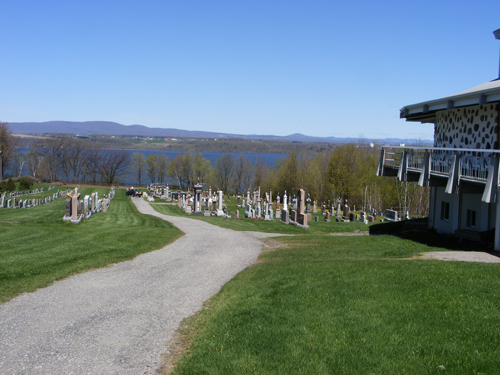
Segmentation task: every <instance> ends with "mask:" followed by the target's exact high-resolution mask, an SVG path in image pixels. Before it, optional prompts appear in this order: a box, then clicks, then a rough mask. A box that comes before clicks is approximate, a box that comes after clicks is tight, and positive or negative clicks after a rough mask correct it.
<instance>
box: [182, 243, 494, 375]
mask: <svg viewBox="0 0 500 375" xmlns="http://www.w3.org/2000/svg"><path fill="white" fill-rule="evenodd" d="M267 241H268V244H269V245H271V246H275V248H267V251H265V252H263V253H262V255H261V256H260V262H259V263H258V264H256V265H254V266H252V267H250V268H247V269H246V270H245V271H243V272H241V273H240V274H238V275H237V276H236V277H235V278H234V279H233V280H231V281H230V282H229V283H227V284H226V285H225V286H224V287H223V288H222V289H221V291H220V292H219V293H218V294H217V295H216V296H214V297H213V298H212V299H210V300H209V301H208V302H207V304H206V306H205V309H203V310H202V311H201V312H199V313H198V314H196V315H195V316H194V317H191V318H190V319H188V320H187V321H185V322H183V323H182V324H181V327H183V328H182V329H181V331H180V332H181V335H182V339H183V340H184V341H187V342H189V343H190V346H189V349H188V350H187V351H186V352H185V354H184V356H183V357H181V358H180V360H179V361H178V365H177V367H176V369H175V371H174V373H175V374H245V373H255V374H436V373H452V374H498V373H500V330H499V329H498V326H499V323H500V309H499V308H498V307H499V306H500V285H499V284H500V278H499V275H500V269H499V265H498V264H481V263H466V262H444V261H437V260H423V259H419V258H418V254H420V253H422V252H426V251H439V250H440V249H439V248H429V247H428V246H426V245H422V244H419V243H416V242H412V241H410V240H405V239H401V238H398V237H394V236H357V237H332V236H320V235H318V236H315V237H314V238H311V236H294V237H286V238H280V239H269V240H267ZM264 250H266V249H264ZM439 366H444V368H445V369H446V370H443V369H442V368H440V367H439Z"/></svg>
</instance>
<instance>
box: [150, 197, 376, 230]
mask: <svg viewBox="0 0 500 375" xmlns="http://www.w3.org/2000/svg"><path fill="white" fill-rule="evenodd" d="M155 202H156V203H161V202H165V201H164V200H159V199H158V200H155ZM224 204H225V205H227V207H229V209H230V210H231V219H224V218H222V217H216V216H210V217H204V216H193V215H189V214H186V213H184V211H183V210H181V209H179V208H178V207H177V205H173V206H172V205H170V204H166V205H165V204H157V205H152V206H153V207H154V209H155V210H156V211H158V212H160V213H162V214H165V215H173V216H185V217H191V218H195V219H198V220H203V221H206V222H208V223H210V224H214V225H218V226H220V227H222V228H228V229H233V230H240V231H256V232H266V233H283V234H309V235H314V234H327V233H344V232H354V231H368V228H369V225H366V224H364V223H362V222H360V221H355V222H352V223H337V222H335V218H332V219H331V221H330V222H329V223H328V222H325V221H324V216H323V215H322V214H321V213H319V214H318V213H316V214H313V218H312V220H310V221H309V222H308V223H307V224H308V225H309V229H302V228H300V227H297V226H294V225H289V224H283V223H282V222H281V220H280V219H274V220H272V221H265V220H256V219H246V218H245V209H244V208H238V207H236V199H235V198H233V197H231V202H224ZM236 210H239V211H240V217H239V218H238V219H236V214H235V212H236ZM314 216H318V218H319V221H318V222H315V221H314Z"/></svg>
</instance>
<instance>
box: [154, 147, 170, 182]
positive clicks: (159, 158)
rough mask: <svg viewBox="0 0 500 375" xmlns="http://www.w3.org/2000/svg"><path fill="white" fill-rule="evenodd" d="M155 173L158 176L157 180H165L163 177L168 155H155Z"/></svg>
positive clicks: (166, 171)
mask: <svg viewBox="0 0 500 375" xmlns="http://www.w3.org/2000/svg"><path fill="white" fill-rule="evenodd" d="M155 164H156V174H157V176H158V181H159V182H161V183H162V184H163V183H164V182H165V178H166V177H167V173H168V157H167V155H165V154H161V153H160V154H158V155H156V163H155Z"/></svg>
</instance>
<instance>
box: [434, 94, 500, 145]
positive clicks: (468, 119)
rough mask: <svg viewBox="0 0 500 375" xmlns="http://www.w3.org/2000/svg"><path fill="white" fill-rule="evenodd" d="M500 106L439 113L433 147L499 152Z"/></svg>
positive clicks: (488, 105) (482, 106) (477, 106)
mask: <svg viewBox="0 0 500 375" xmlns="http://www.w3.org/2000/svg"><path fill="white" fill-rule="evenodd" d="M498 109H499V103H493V104H483V105H475V106H471V107H463V108H454V109H449V110H444V111H438V112H437V113H436V124H435V125H434V147H453V148H478V149H498V136H497V134H498Z"/></svg>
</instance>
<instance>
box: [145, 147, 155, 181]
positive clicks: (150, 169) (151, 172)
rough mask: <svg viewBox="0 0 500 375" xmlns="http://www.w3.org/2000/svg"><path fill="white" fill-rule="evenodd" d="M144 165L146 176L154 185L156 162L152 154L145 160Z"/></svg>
mask: <svg viewBox="0 0 500 375" xmlns="http://www.w3.org/2000/svg"><path fill="white" fill-rule="evenodd" d="M146 165H147V167H146V170H147V173H148V176H149V178H150V179H151V182H152V183H154V182H155V180H156V160H155V156H154V155H153V154H150V155H149V156H148V159H147V160H146Z"/></svg>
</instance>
